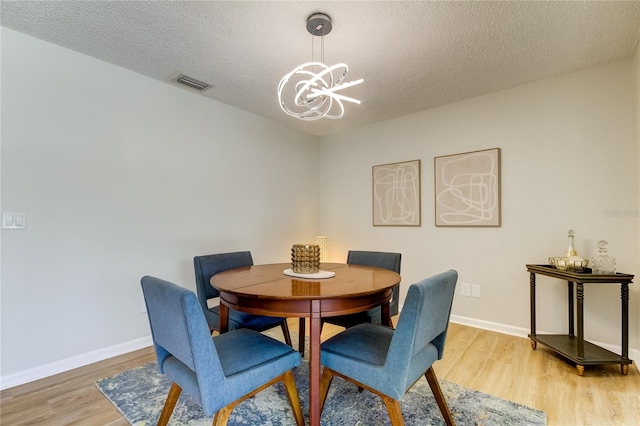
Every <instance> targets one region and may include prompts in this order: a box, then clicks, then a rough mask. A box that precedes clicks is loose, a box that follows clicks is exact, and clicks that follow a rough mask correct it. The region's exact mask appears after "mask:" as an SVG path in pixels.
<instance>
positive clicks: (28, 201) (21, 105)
mask: <svg viewBox="0 0 640 426" xmlns="http://www.w3.org/2000/svg"><path fill="white" fill-rule="evenodd" d="M2 89H3V91H2V125H3V126H2V209H3V211H9V212H26V213H27V225H28V227H27V230H25V231H5V230H3V231H2V248H3V250H2V313H1V317H2V321H1V324H2V370H1V374H2V386H3V387H9V386H11V385H13V384H17V383H20V382H24V381H27V380H29V379H35V378H39V377H41V376H44V375H49V374H53V373H55V372H57V371H60V370H64V369H66V368H67V367H69V368H71V367H76V366H77V364H79V363H82V362H84V361H95V360H97V359H101V358H104V357H106V356H112V355H113V354H114V353H113V352H118V351H122V352H124V351H127V350H131V349H134V348H136V346H138V347H140V346H145V345H148V344H150V339H149V329H148V322H147V317H146V314H144V313H142V312H141V303H142V295H141V291H140V284H139V281H140V277H142V276H143V275H145V274H150V275H156V276H159V277H162V278H165V279H168V280H172V281H174V282H177V283H179V284H181V285H184V286H186V287H190V288H192V289H193V288H195V283H194V277H193V266H192V259H193V256H195V255H201V254H208V253H215V252H220V251H233V250H251V251H252V253H253V257H254V261H255V262H256V263H265V262H274V261H287V260H288V259H289V253H290V247H291V243H292V242H297V241H301V240H304V241H306V240H309V239H311V238H313V236H314V235H315V227H316V224H317V198H316V197H315V195H314V192H315V190H316V188H317V186H318V172H317V167H318V163H317V158H316V157H317V142H318V141H317V139H316V138H314V137H309V136H305V135H301V134H299V133H297V132H294V131H291V130H288V129H286V128H284V127H282V126H280V125H278V124H275V123H274V122H272V121H268V120H265V119H262V118H259V117H257V116H255V115H251V114H248V113H245V112H242V111H240V110H237V109H234V108H231V107H229V106H226V105H224V104H220V103H217V102H214V101H211V100H210V99H207V98H205V97H202V96H198V95H196V94H193V93H189V91H187V90H184V89H182V88H178V87H173V86H171V85H168V84H165V83H161V82H158V81H155V80H152V79H149V78H147V77H143V76H141V75H139V74H136V73H133V72H131V71H128V70H125V69H122V68H119V67H116V66H113V65H110V64H107V63H105V62H101V61H98V60H95V59H93V58H90V57H88V56H84V55H81V54H78V53H75V52H73V51H70V50H67V49H64V48H61V47H58V46H55V45H52V44H49V43H45V42H42V41H40V40H38V39H35V38H32V37H29V36H26V35H23V34H21V33H17V32H14V31H12V30H8V29H5V28H2ZM212 90H215V88H214V89H212Z"/></svg>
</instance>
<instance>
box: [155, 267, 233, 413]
mask: <svg viewBox="0 0 640 426" xmlns="http://www.w3.org/2000/svg"><path fill="white" fill-rule="evenodd" d="M142 290H143V292H144V298H145V303H146V306H147V314H148V316H149V323H150V325H151V335H152V338H153V344H154V346H155V349H156V356H157V360H158V367H159V368H160V372H162V373H164V372H165V371H164V370H165V367H166V366H165V361H167V362H169V360H171V356H173V357H175V358H176V359H177V360H178V361H180V363H182V364H184V366H186V367H188V369H189V370H190V371H191V372H192V373H190V372H189V371H187V370H186V369H185V368H184V367H183V366H180V365H176V364H175V361H171V363H172V368H174V369H176V370H180V371H184V373H183V374H184V375H186V376H189V375H193V374H195V377H193V378H191V381H192V382H193V383H194V388H193V389H189V390H190V394H191V395H192V396H196V397H198V396H200V395H202V397H204V398H205V399H206V398H207V397H208V396H211V397H212V398H214V397H215V394H213V395H212V394H211V391H210V390H211V389H212V388H216V386H215V383H221V382H222V381H223V379H224V374H223V373H222V366H221V365H220V360H219V358H218V352H217V351H216V348H215V345H214V344H213V340H212V339H211V333H210V331H209V327H208V325H207V322H206V320H205V317H204V314H203V312H202V308H201V307H200V304H199V303H198V300H197V298H196V295H195V294H194V293H193V292H192V291H190V290H188V289H186V288H183V287H180V286H178V285H176V284H173V283H170V282H168V281H164V280H161V279H159V278H155V277H150V276H145V277H143V278H142ZM205 389H206V392H205ZM199 402H200V403H202V404H203V406H205V407H206V406H207V405H208V404H207V402H208V401H202V400H201V401H199Z"/></svg>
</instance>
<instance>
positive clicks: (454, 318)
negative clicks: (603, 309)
mask: <svg viewBox="0 0 640 426" xmlns="http://www.w3.org/2000/svg"><path fill="white" fill-rule="evenodd" d="M451 322H453V323H456V324H462V325H468V326H469V327H475V328H481V329H483V330H489V331H495V332H498V333H503V334H508V335H511V336H517V337H524V338H528V337H529V333H530V332H531V330H530V329H528V328H522V327H514V326H512V325H506V324H500V323H497V322H491V321H484V320H479V319H475V318H468V317H462V316H459V315H451ZM538 332H539V333H541V334H547V333H548V332H546V331H540V330H538ZM591 343H593V344H595V345H598V346H601V347H603V348H605V349H607V350H609V351H611V352H614V353H617V354H619V353H621V352H622V347H621V346H617V345H611V344H608V343H602V342H593V341H592V342H591ZM629 359H631V360H633V361H634V362H635V363H636V365H637V364H638V360H640V349H638V348H629Z"/></svg>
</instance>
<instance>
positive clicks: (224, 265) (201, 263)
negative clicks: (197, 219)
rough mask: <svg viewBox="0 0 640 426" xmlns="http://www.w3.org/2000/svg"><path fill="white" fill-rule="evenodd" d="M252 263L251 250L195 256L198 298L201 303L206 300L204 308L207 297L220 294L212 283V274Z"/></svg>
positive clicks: (210, 297) (194, 264)
mask: <svg viewBox="0 0 640 426" xmlns="http://www.w3.org/2000/svg"><path fill="white" fill-rule="evenodd" d="M252 265H253V258H252V257H251V252H250V251H238V252H234V253H219V254H210V255H206V256H196V257H194V258H193V268H194V270H195V273H196V289H197V291H198V299H199V300H200V304H201V305H202V302H203V300H204V306H203V308H204V307H206V301H207V299H213V298H214V297H218V296H219V294H220V293H219V292H218V290H216V289H215V288H213V286H212V285H211V283H210V280H211V277H212V276H214V275H215V274H217V273H220V272H223V271H226V270H228V269H235V268H242V267H243V266H252Z"/></svg>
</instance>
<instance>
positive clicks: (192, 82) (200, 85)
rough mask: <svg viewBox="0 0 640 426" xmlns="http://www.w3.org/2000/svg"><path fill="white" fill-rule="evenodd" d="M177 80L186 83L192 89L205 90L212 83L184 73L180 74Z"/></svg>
mask: <svg viewBox="0 0 640 426" xmlns="http://www.w3.org/2000/svg"><path fill="white" fill-rule="evenodd" d="M176 82H178V83H180V84H184V85H185V86H189V87H191V88H192V89H196V90H204V89H208V88H209V87H211V85H210V84H207V83H204V82H202V81H200V80H196V79H195V78H192V77H189V76H188V75H184V74H180V75H179V76H178V78H176Z"/></svg>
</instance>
